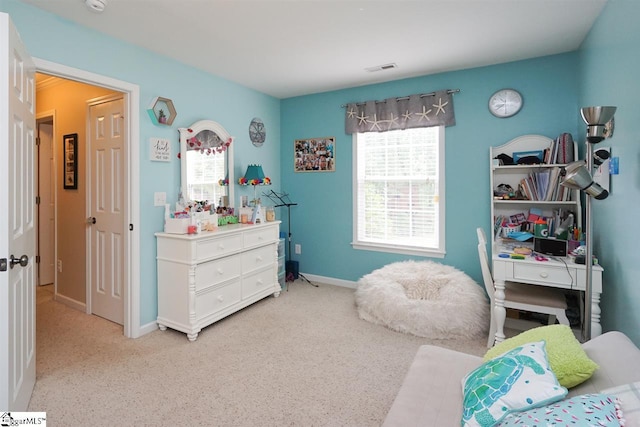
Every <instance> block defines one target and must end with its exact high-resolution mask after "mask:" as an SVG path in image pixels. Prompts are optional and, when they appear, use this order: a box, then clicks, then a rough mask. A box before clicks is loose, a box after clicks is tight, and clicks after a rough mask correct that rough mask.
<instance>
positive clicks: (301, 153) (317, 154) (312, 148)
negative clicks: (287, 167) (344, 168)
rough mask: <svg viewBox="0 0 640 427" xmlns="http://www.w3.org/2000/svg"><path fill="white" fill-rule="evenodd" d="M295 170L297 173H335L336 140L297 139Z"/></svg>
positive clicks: (327, 138) (330, 137) (328, 138)
mask: <svg viewBox="0 0 640 427" xmlns="http://www.w3.org/2000/svg"><path fill="white" fill-rule="evenodd" d="M293 170H294V171H296V172H335V171H336V138H335V137H333V136H328V137H323V138H309V139H296V141H295V145H294V158H293Z"/></svg>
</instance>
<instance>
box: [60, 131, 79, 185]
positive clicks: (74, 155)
mask: <svg viewBox="0 0 640 427" xmlns="http://www.w3.org/2000/svg"><path fill="white" fill-rule="evenodd" d="M62 141H63V144H62V150H63V151H62V159H63V165H64V168H63V170H62V173H63V176H62V182H64V189H65V190H75V189H77V188H78V134H77V133H71V134H69V135H65V136H64V137H62Z"/></svg>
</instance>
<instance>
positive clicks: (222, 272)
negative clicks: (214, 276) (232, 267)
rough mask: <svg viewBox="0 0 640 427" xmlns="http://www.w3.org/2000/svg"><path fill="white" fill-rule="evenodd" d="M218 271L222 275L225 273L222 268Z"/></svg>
mask: <svg viewBox="0 0 640 427" xmlns="http://www.w3.org/2000/svg"><path fill="white" fill-rule="evenodd" d="M216 271H217V272H218V274H219V275H221V276H222V275H223V274H224V271H222V269H221V268H219V269H217V270H216Z"/></svg>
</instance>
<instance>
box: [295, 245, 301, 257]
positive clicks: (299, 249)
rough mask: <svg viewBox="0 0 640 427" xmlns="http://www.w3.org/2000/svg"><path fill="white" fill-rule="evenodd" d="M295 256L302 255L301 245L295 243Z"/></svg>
mask: <svg viewBox="0 0 640 427" xmlns="http://www.w3.org/2000/svg"><path fill="white" fill-rule="evenodd" d="M295 249H296V254H298V255H300V254H301V253H302V245H301V244H299V243H296V247H295Z"/></svg>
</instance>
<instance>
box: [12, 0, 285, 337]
mask: <svg viewBox="0 0 640 427" xmlns="http://www.w3.org/2000/svg"><path fill="white" fill-rule="evenodd" d="M0 11H3V12H7V13H9V15H10V17H11V19H12V21H13V22H14V24H15V26H16V28H17V29H18V31H19V32H20V34H21V38H22V40H23V41H24V43H25V45H26V47H27V49H28V51H29V52H30V54H31V55H32V56H34V57H38V58H40V59H45V60H48V61H51V62H55V63H59V64H63V65H67V66H70V67H74V68H78V69H82V70H87V71H90V72H93V73H96V74H101V75H105V76H108V77H112V78H115V79H119V80H122V81H126V82H130V83H133V84H137V85H139V86H140V102H141V105H140V112H139V114H140V135H139V138H136V139H135V140H134V141H131V143H132V144H139V145H140V164H139V165H138V167H139V170H140V201H139V203H140V204H139V209H140V218H141V224H139V227H140V253H141V259H140V278H139V279H138V278H136V279H134V280H139V281H140V311H141V319H140V323H141V325H144V324H147V323H149V322H153V321H155V319H156V317H157V287H156V261H155V257H156V244H155V236H154V233H155V232H158V231H162V228H163V214H164V212H163V210H162V208H156V207H154V206H153V193H154V192H156V191H166V192H167V200H169V201H175V200H176V198H177V194H178V188H179V186H180V161H179V160H178V159H177V157H175V156H174V159H173V161H172V162H171V163H157V162H151V161H150V160H149V154H148V140H149V138H151V137H163V138H168V139H170V140H172V141H174V144H173V147H172V149H173V153H174V154H176V153H178V152H179V146H178V132H177V129H178V128H179V127H188V126H189V125H190V124H191V123H193V122H195V121H197V120H201V119H211V120H215V121H217V122H219V123H220V124H222V125H223V126H224V127H225V128H226V129H227V130H228V131H229V133H231V135H233V136H235V137H236V140H235V147H234V149H235V159H236V162H235V163H236V167H235V173H236V176H240V175H242V174H244V171H245V170H246V166H247V164H248V163H261V164H262V165H263V167H264V170H265V171H266V172H267V174H268V175H269V176H270V177H271V178H272V179H273V181H274V185H273V188H274V189H276V190H277V189H278V188H279V183H280V182H281V179H280V174H279V170H280V158H279V156H280V133H279V132H280V101H279V100H278V99H276V98H273V97H270V96H267V95H265V94H262V93H260V92H257V91H254V90H251V89H248V88H246V87H243V86H240V85H238V84H235V83H233V82H230V81H228V80H225V79H222V78H219V77H216V76H212V75H211V74H208V73H205V72H202V71H200V70H197V69H194V68H191V67H186V66H184V65H182V64H180V63H178V62H175V61H172V60H169V59H167V58H165V57H163V56H161V55H157V54H154V53H151V52H149V51H146V50H144V49H140V48H137V47H135V46H132V45H128V44H125V43H122V42H120V41H118V40H116V39H113V38H111V37H106V36H104V35H102V34H100V33H97V32H95V31H91V30H87V29H86V28H84V27H80V26H78V25H76V24H73V23H71V22H69V21H66V20H63V19H61V18H58V17H56V16H54V15H51V14H49V13H47V12H44V11H42V10H41V9H38V8H35V7H32V6H29V5H26V4H24V3H21V2H18V1H14V0H8V1H7V0H5V1H2V3H0ZM156 96H163V97H165V98H170V99H172V100H173V102H174V105H175V107H176V110H177V117H176V120H175V121H174V123H173V125H172V126H171V127H166V126H155V125H153V124H152V123H151V120H149V118H148V115H147V113H146V109H147V108H148V106H149V103H150V102H151V101H152V100H153V98H154V97H156ZM253 117H260V118H261V119H262V120H263V121H264V123H265V126H266V129H267V141H266V142H265V144H264V145H263V146H262V147H260V148H256V147H254V146H253V145H252V144H251V142H250V141H249V134H248V128H249V123H250V121H251V119H252V118H253ZM242 194H247V195H248V194H251V195H253V191H250V190H249V189H247V188H244V187H243V188H241V187H240V186H236V197H237V198H238V199H239V197H240V195H242Z"/></svg>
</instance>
